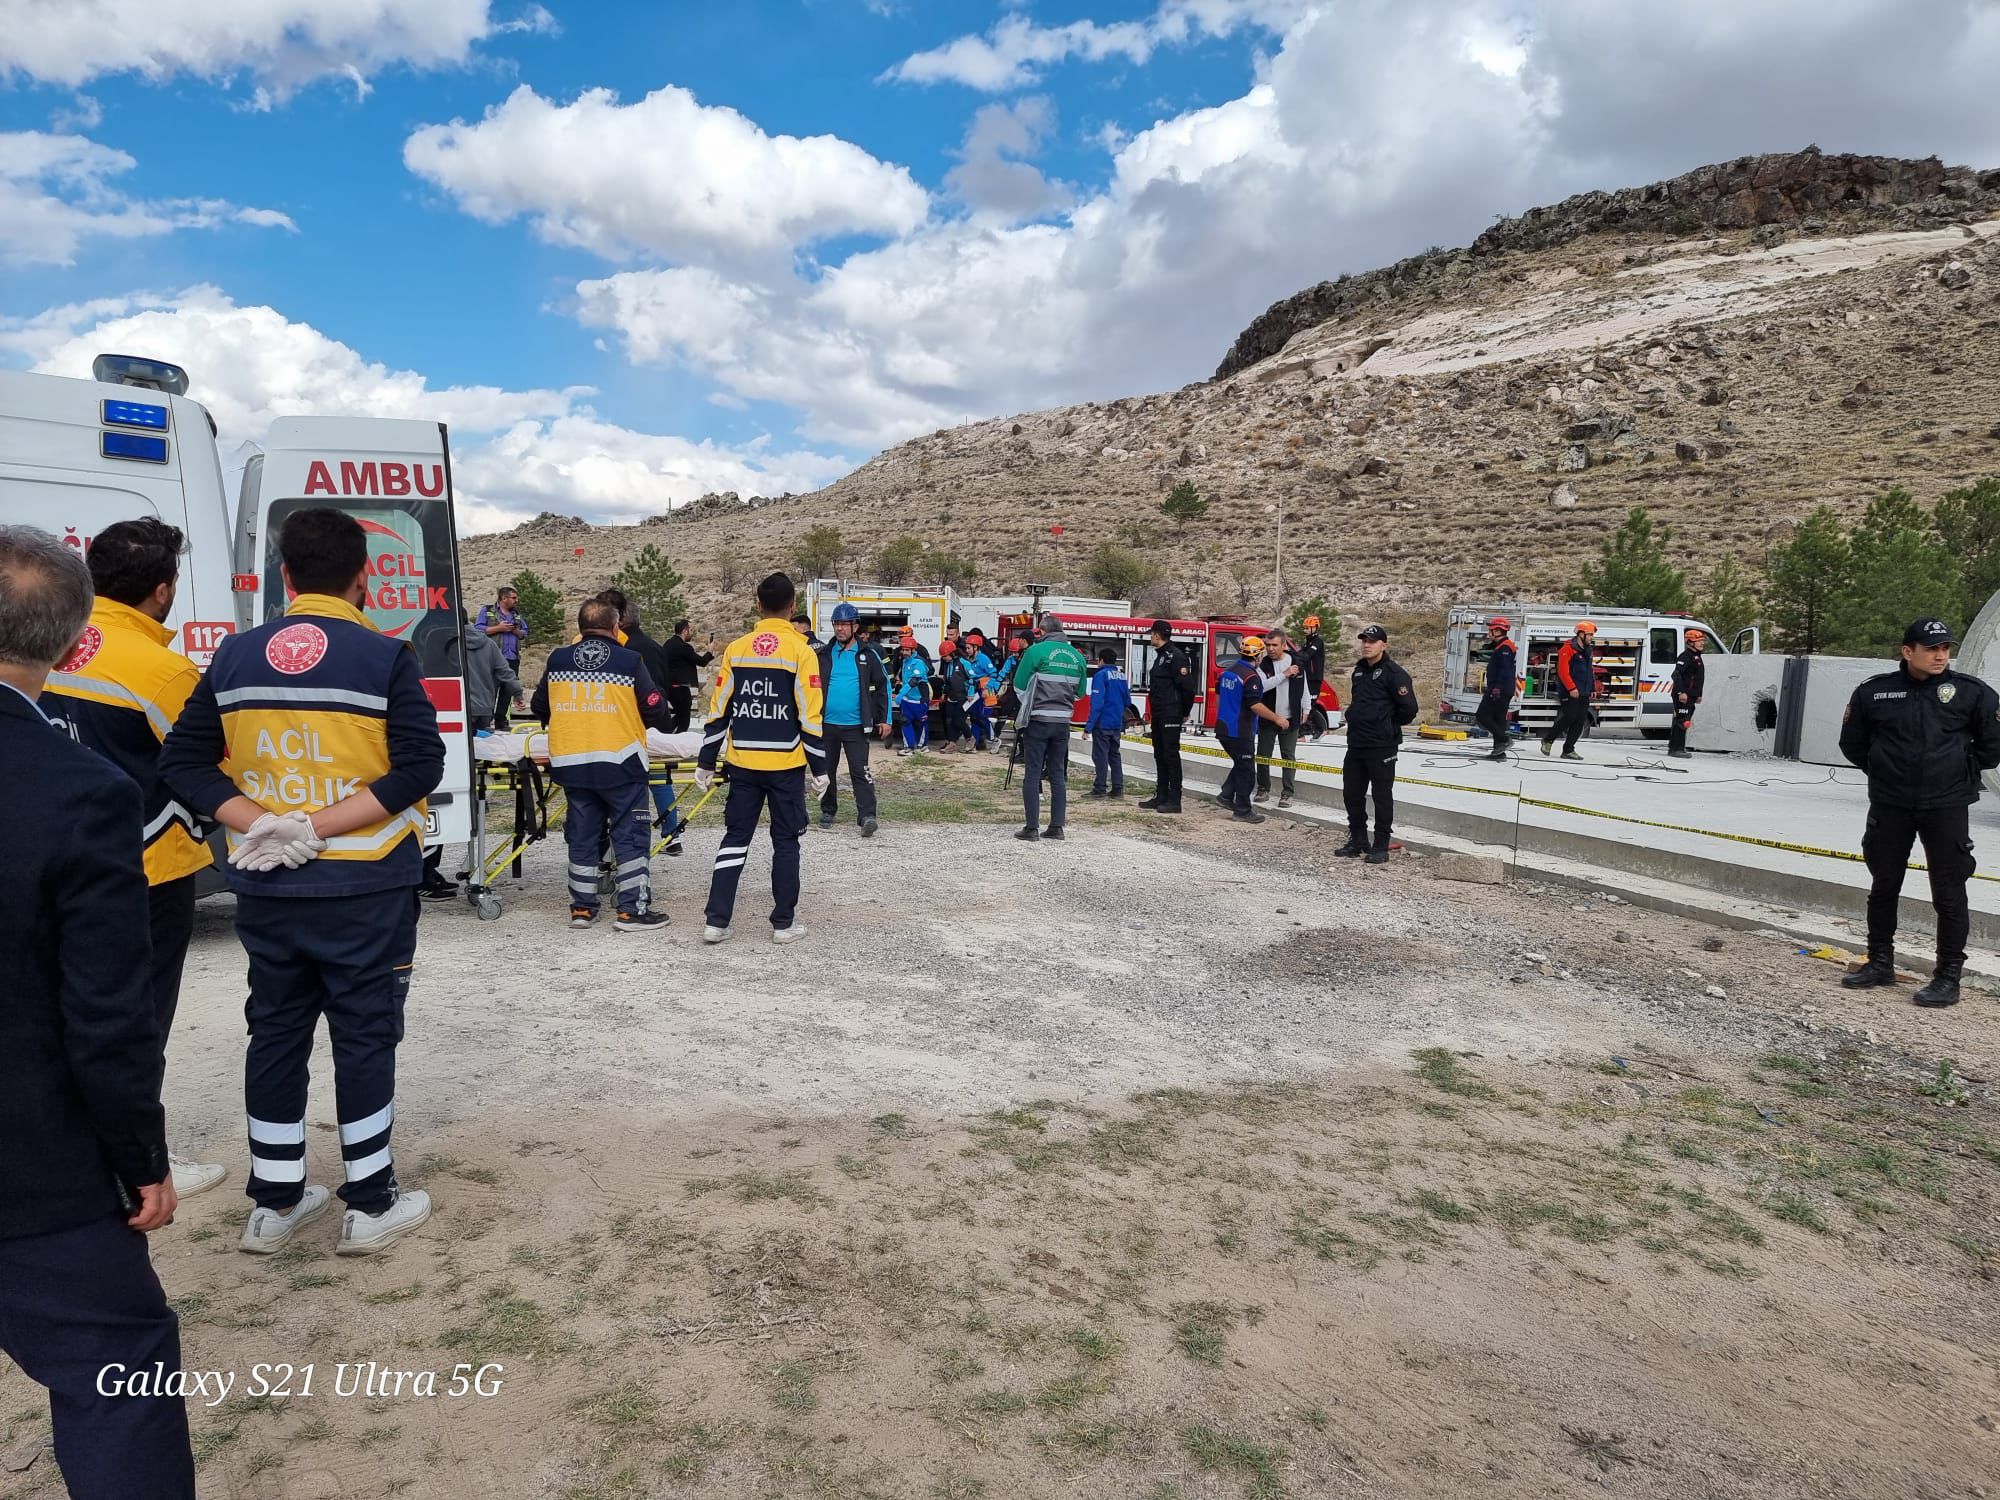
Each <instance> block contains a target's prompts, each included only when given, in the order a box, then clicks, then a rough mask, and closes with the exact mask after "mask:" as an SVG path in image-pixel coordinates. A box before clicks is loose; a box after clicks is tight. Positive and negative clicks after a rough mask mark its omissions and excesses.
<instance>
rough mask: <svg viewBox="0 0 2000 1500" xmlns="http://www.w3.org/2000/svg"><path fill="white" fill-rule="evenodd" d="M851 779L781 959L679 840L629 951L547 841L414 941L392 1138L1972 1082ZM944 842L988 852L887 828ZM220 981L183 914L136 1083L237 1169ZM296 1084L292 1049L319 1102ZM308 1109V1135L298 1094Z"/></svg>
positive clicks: (1456, 909) (1217, 864)
mask: <svg viewBox="0 0 2000 1500" xmlns="http://www.w3.org/2000/svg"><path fill="white" fill-rule="evenodd" d="M882 774H883V780H884V784H885V819H886V820H885V822H884V825H883V829H882V832H881V834H880V835H879V836H878V837H877V838H875V839H872V840H862V839H860V838H859V837H858V836H857V835H856V833H855V831H854V829H853V828H852V826H851V825H845V824H844V825H842V826H841V827H839V828H837V829H835V830H833V831H830V832H820V831H818V830H817V829H815V831H813V832H812V833H811V834H809V835H808V837H807V840H806V846H805V897H804V900H803V902H802V904H801V908H800V919H801V920H802V921H804V922H805V923H806V924H807V925H808V926H809V927H810V929H811V937H810V939H809V940H808V941H806V942H804V943H801V944H798V945H795V946H791V947H786V948H779V947H776V946H774V945H772V944H771V943H770V942H769V940H768V937H767V930H768V929H767V913H768V906H767V905H766V904H765V899H766V898H765V892H766V891H768V888H769V885H768V882H769V868H768V848H769V846H768V843H766V842H764V841H763V840H762V839H760V840H759V842H758V843H757V845H756V846H755V847H754V848H753V852H752V855H751V860H750V863H749V865H748V867H747V869H746V870H745V874H744V880H743V886H742V896H741V900H740V903H739V908H738V913H737V920H736V924H735V932H736V935H735V936H734V937H733V939H732V940H731V941H730V942H729V943H726V944H724V945H722V946H720V947H717V948H707V947H704V946H703V945H702V944H701V943H700V940H699V939H700V926H701V912H700V908H701V904H702V900H703V897H704V895H705V892H706V883H707V875H708V866H709V862H710V860H711V859H712V857H713V854H714V850H715V846H716V843H717V838H718V832H719V829H718V827H717V826H716V824H715V823H714V821H713V819H712V817H711V816H704V817H703V818H702V819H701V820H700V821H699V822H698V824H697V826H696V828H695V830H694V831H693V832H692V833H691V834H690V835H689V837H688V840H687V843H688V853H687V854H686V855H685V856H684V857H682V858H680V859H677V860H667V859H664V858H663V859H660V860H658V861H656V872H655V873H656V880H657V886H656V901H657V904H659V905H661V906H662V907H663V908H664V909H665V910H667V911H668V912H670V913H671V914H672V917H673V926H672V927H671V929H670V930H669V931H668V932H666V933H665V934H663V935H660V936H656V937H648V938H634V937H628V936H623V935H620V934H617V933H615V932H612V931H610V930H608V929H606V928H599V929H596V930H592V931H587V932H571V931H569V930H567V929H566V928H565V927H564V926H563V920H564V915H565V908H566V902H565V896H564V893H563V888H562V852H561V848H560V845H559V844H558V843H548V844H543V845H539V846H537V847H536V848H534V849H533V850H532V851H531V853H530V856H529V860H528V865H527V879H526V880H525V881H524V882H523V883H521V884H520V885H519V886H516V887H513V888H512V889H510V890H509V892H508V897H507V913H506V915H505V916H504V917H503V918H502V919H501V920H500V921H499V922H497V923H483V922H479V921H477V920H475V919H474V917H473V916H472V914H471V913H470V911H468V910H466V909H464V908H462V907H457V906H453V907H448V908H444V909H432V910H429V911H427V912H426V915H425V921H424V925H423V929H422V935H421V940H420V947H419V956H418V976H417V980H416V983H415V986H414V988H413V990H412V997H411V1001H410V1007H409V1015H408V1027H409V1030H408V1037H407V1039H406V1041H405V1043H404V1045H403V1048H402V1051H401V1057H400V1067H401V1070H402V1074H403V1078H402V1081H401V1087H400V1089H399V1098H398V1115H399V1125H400V1126H401V1128H402V1131H403V1132H421V1131H422V1130H423V1129H424V1128H425V1127H426V1126H429V1125H452V1124H458V1123H462V1122H466V1121H471V1120H477V1119H479V1118H481V1117H483V1116H485V1115H486V1114H488V1113H491V1112H494V1111H500V1112H503V1113H507V1114H518V1115H523V1116H531V1117H536V1118H555V1117H559V1116H563V1115H566V1114H571V1113H574V1112H576V1111H579V1110H582V1109H586V1108H597V1107H600V1106H601V1105H602V1104H603V1103H604V1102H605V1101H613V1102H614V1104H615V1105H616V1106H618V1107H623V1108H630V1109H633V1110H636V1111H640V1112H643V1113H646V1114H649V1115H652V1114H657V1113H658V1112H659V1111H663V1110H665V1111H671V1112H672V1113H674V1114H677V1115H687V1114H695V1113H702V1112H708V1111H732V1110H741V1109H751V1110H759V1109H771V1108H782V1109H785V1110H790V1111H799V1112H806V1113H822V1114H832V1113H846V1112H850V1111H854V1110H860V1109H871V1108H878V1107H880V1108H888V1107H893V1108H899V1109H910V1110H914V1111H922V1112H928V1111H940V1112H943V1111H955V1110H962V1109H971V1108H980V1107H991V1106H997V1105H1000V1104H1004V1103H1007V1102H1009V1101H1011V1100H1016V1099H1020V1098H1023V1097H1032V1096H1034V1095H1036V1094H1046V1093H1055V1092H1066V1093H1074V1094H1078V1095H1093V1094H1115V1093H1123V1092H1126V1091H1128V1090H1131V1089H1134V1088H1139V1087H1155V1086H1159V1085H1162V1084H1174V1083H1187V1084H1200V1083H1210V1082H1219V1081H1227V1080H1235V1079H1243V1078H1251V1077H1268V1076H1274V1075H1276V1076H1296V1077H1304V1076H1320V1075H1325V1074H1327V1073H1330V1072H1337V1071H1338V1070H1340V1069H1341V1068H1343V1067H1347V1066H1352V1065H1355V1064H1358V1063H1363V1062H1369V1061H1373V1062H1390V1063H1398V1064H1400V1063H1401V1062H1402V1061H1403V1060H1404V1059H1406V1058H1407V1056H1408V1054H1409V1052H1410V1051H1411V1050H1412V1049H1414V1048H1418V1047H1423V1046H1428V1045H1436V1044H1441V1045H1449V1046H1452V1047H1456V1048H1460V1049H1467V1050H1473V1051H1478V1052H1481V1053H1483V1054H1486V1055H1490V1056H1495V1057H1507V1058H1512V1059H1518V1060H1522V1061H1535V1060H1538V1059H1543V1058H1548V1057H1552V1056H1554V1055H1556V1054H1558V1053H1564V1052H1573V1051H1574V1050H1575V1049H1577V1048H1578V1047H1580V1046H1589V1047H1593V1048H1601V1049H1602V1050H1603V1051H1605V1052H1606V1053H1607V1054H1608V1053H1610V1052H1614V1051H1630V1050H1631V1049H1633V1048H1635V1047H1641V1046H1645V1047H1652V1048H1654V1049H1657V1050H1658V1051H1660V1052H1661V1053H1663V1054H1664V1053H1681V1054H1687V1055H1697V1056H1698V1055H1703V1054H1720V1055H1744V1054H1749V1053H1754V1052H1755V1051H1757V1050H1759V1049H1763V1048H1767V1047H1770V1046H1773V1045H1780V1044H1782V1045H1788V1046H1794V1047H1797V1046H1801V1045H1808V1044H1809V1045H1813V1046H1817V1047H1820V1048H1822V1049H1823V1048H1825V1047H1828V1046H1862V1047H1868V1046H1869V1043H1870V1040H1871V1037H1872V1038H1873V1039H1875V1040H1878V1041H1879V1043H1880V1045H1879V1047H1871V1048H1869V1050H1870V1051H1871V1053H1872V1054H1873V1056H1874V1058H1875V1059H1876V1061H1877V1064H1878V1065H1879V1066H1881V1067H1885V1068H1909V1069H1917V1070H1922V1069H1929V1068H1934V1067H1935V1062H1936V1059H1937V1058H1939V1057H1941V1056H1950V1057H1954V1058H1957V1059H1958V1060H1959V1062H1960V1064H1961V1067H1962V1068H1963V1069H1964V1070H1966V1071H1969V1072H1971V1073H1973V1074H1974V1075H1975V1076H1977V1077H1980V1078H1990V1077H1992V1076H1993V1068H1994V1066H1995V1065H1996V1062H2000V1045H1996V1043H2000V1027H1996V1025H1995V1024H1994V1022H1995V1014H1996V1012H1995V1009H1994V1007H1993V1005H1992V1003H1991V1001H1990V1000H1989V999H1987V998H1985V997H1979V998H1976V999H1975V1000H1973V1001H1972V1002H1970V1003H1968V1004H1966V1005H1964V1006H1961V1007H1960V1008H1959V1009H1958V1010H1957V1011H1956V1012H1949V1013H1942V1014H1933V1013H1928V1012H1917V1011H1915V1010H1913V1009H1912V1008H1911V1007H1910V1006H1908V1005H1907V1003H1905V1002H1904V997H1903V996H1902V995H1901V994H1900V993H1899V994H1897V995H1896V996H1894V997H1893V998H1884V997H1879V996H1876V997H1854V996H1849V995H1847V994H1845V993H1844V992H1842V991H1841V990H1840V989H1839V988H1838V987H1837V986H1836V985H1835V984H1834V982H1833V981H1834V979H1835V977H1836V975H1835V971H1834V969H1833V968H1832V967H1831V966H1830V965H1828V964H1826V963H1823V962H1819V961H1815V960H1811V959H1808V958H1804V957H1800V956H1799V955H1798V954H1797V953H1796V951H1795V949H1794V948H1793V946H1792V945H1791V944H1790V943H1788V942H1784V941H1781V940H1778V939H1775V938H1759V937H1755V936H1749V935H1743V934H1737V933H1728V934H1720V935H1719V934H1718V932H1717V930H1716V929H1712V928H1708V927H1705V926H1702V925H1700V924H1698V923H1695V922H1691V921H1687V920H1683V919H1679V918H1672V917H1666V916H1662V915H1660V914H1657V913H1652V912H1642V911H1638V910H1635V909H1634V908H1632V907H1630V906H1625V905H1622V904H1613V903H1610V902H1607V901H1602V900H1590V899H1584V898H1580V897H1579V896H1578V894H1577V893H1576V892H1574V891H1568V890H1554V889H1546V888H1538V887H1535V886H1516V887H1512V888H1495V887H1479V886H1469V885H1459V884H1447V883H1444V882H1440V881H1437V880H1435V879H1434V878H1432V877H1431V875H1430V874H1429V873H1428V862H1427V861H1424V860H1420V859H1417V858H1414V857H1399V858H1398V859H1397V860H1396V861H1395V862H1392V863H1391V864H1390V865H1387V866H1383V867H1379V868H1366V867H1359V866H1356V865H1354V864H1351V863H1349V862H1346V861H1338V860H1333V859H1332V858H1330V855H1329V852H1328V851H1330V849H1331V848H1332V843H1333V836H1332V835H1330V834H1328V833H1325V832H1322V831H1321V830H1319V829H1317V828H1311V827H1307V826H1304V825H1300V824H1294V823H1292V822H1289V821H1287V820H1283V819H1279V818H1273V819H1272V820H1271V821H1270V822H1269V823H1268V824H1265V825H1264V826H1263V827H1261V828H1259V829H1256V830H1249V829H1244V828H1241V827H1237V826H1233V825H1230V824H1229V823H1228V822H1227V820H1224V819H1222V818H1220V817H1219V815H1216V814H1214V813H1212V812H1210V811H1209V810H1208V809H1207V808H1206V807H1203V808H1202V809H1201V810H1199V811H1191V812H1190V813H1189V814H1188V815H1186V816H1184V817H1183V818H1181V819H1178V820H1173V821H1172V822H1171V823H1168V822H1167V821H1166V820H1160V819H1156V818H1152V817H1150V816H1149V815H1147V814H1144V813H1141V812H1139V811H1137V810H1136V809H1132V808H1130V807H1129V806H1127V807H1124V808H1117V807H1106V806H1102V805H1097V804H1091V803H1087V802H1079V803H1078V804H1077V806H1076V810H1075V811H1074V812H1073V814H1072V820H1071V828H1070V831H1071V838H1070V839H1069V841H1068V842H1067V843H1065V844H1062V845H1054V844H1046V843H1044V844H1033V845H1023V844H1019V843H1016V842H1015V841H1013V840H1012V839H1011V838H1009V837H1007V832H1008V830H1009V829H1010V828H1011V827H1012V826H1014V825H1013V824H1012V823H1011V821H1010V820H1009V821H1001V820H1003V819H1009V816H1010V815H1009V813H1008V810H1007V807H1006V806H1005V805H1004V804H1003V803H1002V802H1001V800H1000V799H999V794H998V791H997V788H996V787H993V786H991V785H990V783H992V782H994V781H995V780H997V777H996V774H995V771H994V769H993V767H992V766H991V764H990V763H976V764H953V765H949V766H937V765H933V766H930V767H923V766H917V767H914V768H913V767H911V766H907V765H905V764H902V763H891V765H890V766H888V767H885V768H884V769H883V773H882ZM1191 805H1192V804H1191ZM899 815H900V816H902V817H903V818H904V819H905V820H903V821H897V818H898V816H899ZM969 816H990V817H992V818H994V819H995V821H993V822H990V823H977V822H970V823H969V822H964V821H909V820H908V819H909V818H921V819H941V818H956V819H964V818H966V817H969ZM1621 933H1623V934H1624V935H1625V940H1623V941H1621V940H1620V939H1619V934H1621ZM1717 940H1720V941H1722V942H1723V943H1724V945H1725V946H1724V947H1723V949H1722V951H1720V952H1710V951H1707V950H1706V949H1705V948H1704V946H1703V945H1704V944H1705V943H1709V942H1714V941H1717ZM1524 955H1534V956H1536V958H1538V959H1540V960H1542V961H1540V962H1534V961H1529V959H1528V958H1526V957H1524ZM241 973H242V968H241V956H240V952H239V950H238V949H237V947H236V944H235V940H234V937H233V934H232V933H231V931H230V929H229V921H228V904H227V902H226V900H224V901H218V902H209V903H205V904H204V907H203V909H202V919H201V928H200V931H199V932H198V935H197V940H196V945H195V950H194V953H193V955H192V956H191V959H190V964H189V973H188V979H187V983H186V987H185V991H184V994H183V998H182V1004H181V1019H180V1021H179V1022H178V1024H177V1026H176V1031H175V1036H174V1040H173V1048H172V1053H171V1055H170V1067H169V1072H168V1103H169V1107H170V1109H171V1111H172V1114H173V1118H174V1120H175V1122H176V1132H177V1137H178V1138H179V1139H181V1140H182V1141H183V1142H184V1143H186V1144H198V1145H204V1146H205V1145H209V1144H221V1143H227V1144H230V1145H233V1144H234V1143H235V1142H236V1141H237V1139H238V1132H239V1130H240V1128H241V1126H240V1117H239V1114H238V1086H239V1085H238V1074H239V1065H240V1055H241V1054H240V1043H239V1040H238V1038H239V1036H240V1030H241V1023H240V1020H239V1019H238V1017H239V1016H240V1011H239V1009H238V1007H239V1005H240V1003H241V994H242V991H241V979H240V976H241ZM1710 986H1717V987H1720V988H1722V989H1723V990H1724V991H1725V993H1726V998H1723V999H1717V998H1713V997H1710V996H1708V995H1706V994H1705V991H1706V990H1707V989H1708V988H1709V987H1710ZM496 1043H497V1045H496ZM326 1066H327V1064H326V1061H325V1049H324V1042H322V1046H321V1059H320V1062H319V1065H318V1068H317V1071H318V1073H319V1076H320V1078H321V1079H322V1080H324V1079H325V1078H326V1076H327V1074H326ZM312 1107H313V1110H314V1113H315V1117H316V1118H317V1117H320V1116H323V1115H324V1116H330V1113H331V1091H330V1089H327V1088H325V1087H323V1086H322V1087H320V1088H317V1089H315V1091H314V1100H313V1106H312Z"/></svg>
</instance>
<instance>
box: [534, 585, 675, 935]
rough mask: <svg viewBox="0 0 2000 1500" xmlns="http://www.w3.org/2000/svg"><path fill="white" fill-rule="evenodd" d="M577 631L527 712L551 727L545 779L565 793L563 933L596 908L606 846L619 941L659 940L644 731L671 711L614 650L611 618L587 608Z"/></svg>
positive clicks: (606, 610)
mask: <svg viewBox="0 0 2000 1500" xmlns="http://www.w3.org/2000/svg"><path fill="white" fill-rule="evenodd" d="M576 623H577V628H578V630H579V631H580V632H581V634H580V635H579V637H578V638H577V640H576V641H575V642H574V643H573V644H571V645H568V646H558V647H556V649H555V650H554V651H552V652H550V653H549V665H548V670H547V671H546V672H544V673H543V674H542V681H541V685H540V686H538V687H537V688H536V689H535V697H534V701H533V702H532V703H531V704H530V705H529V710H530V712H532V713H533V714H534V716H535V717H536V718H537V719H540V720H541V721H542V722H543V723H544V724H547V725H548V726H549V778H550V779H551V780H552V781H554V782H555V784H556V785H557V786H559V787H561V788H562V789H563V795H564V796H565V797H566V798H567V799H568V801H569V810H568V812H567V813H565V814H564V815H563V841H564V842H565V843H566V844H567V845H568V846H569V925H570V926H572V927H589V926H591V925H593V924H594V923H595V922H596V921H597V917H598V912H599V908H600V902H599V900H598V895H597V871H598V867H599V866H600V865H601V864H602V863H603V862H604V851H605V847H606V845H607V844H608V845H609V846H610V849H611V859H612V863H613V867H614V869H615V871H616V876H617V885H618V920H617V930H618V931H619V932H658V931H661V930H662V929H663V928H665V927H666V926H667V914H666V913H665V912H663V911H655V910H654V909H653V882H652V868H651V867H652V848H653V818H652V811H651V798H650V797H649V796H648V785H647V775H648V765H649V762H648V760H647V757H646V729H647V726H648V725H651V726H652V727H653V728H655V729H664V728H665V727H666V725H667V723H668V722H669V717H670V715H671V714H672V712H673V710H672V707H671V705H670V704H669V703H668V702H667V697H666V694H665V693H664V692H662V691H661V690H660V688H659V686H658V685H657V684H656V683H654V681H653V679H652V676H651V674H650V673H648V672H647V671H646V664H645V662H644V661H643V660H641V659H640V656H639V654H638V652H636V651H634V650H632V649H631V648H630V647H628V646H621V645H619V644H618V641H617V627H618V611H617V610H616V609H615V608H614V607H613V606H612V605H611V604H609V603H608V602H606V601H605V600H603V599H592V600H590V601H589V602H587V603H586V604H585V605H584V606H583V607H582V608H581V609H579V610H578V611H577V615H576Z"/></svg>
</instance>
